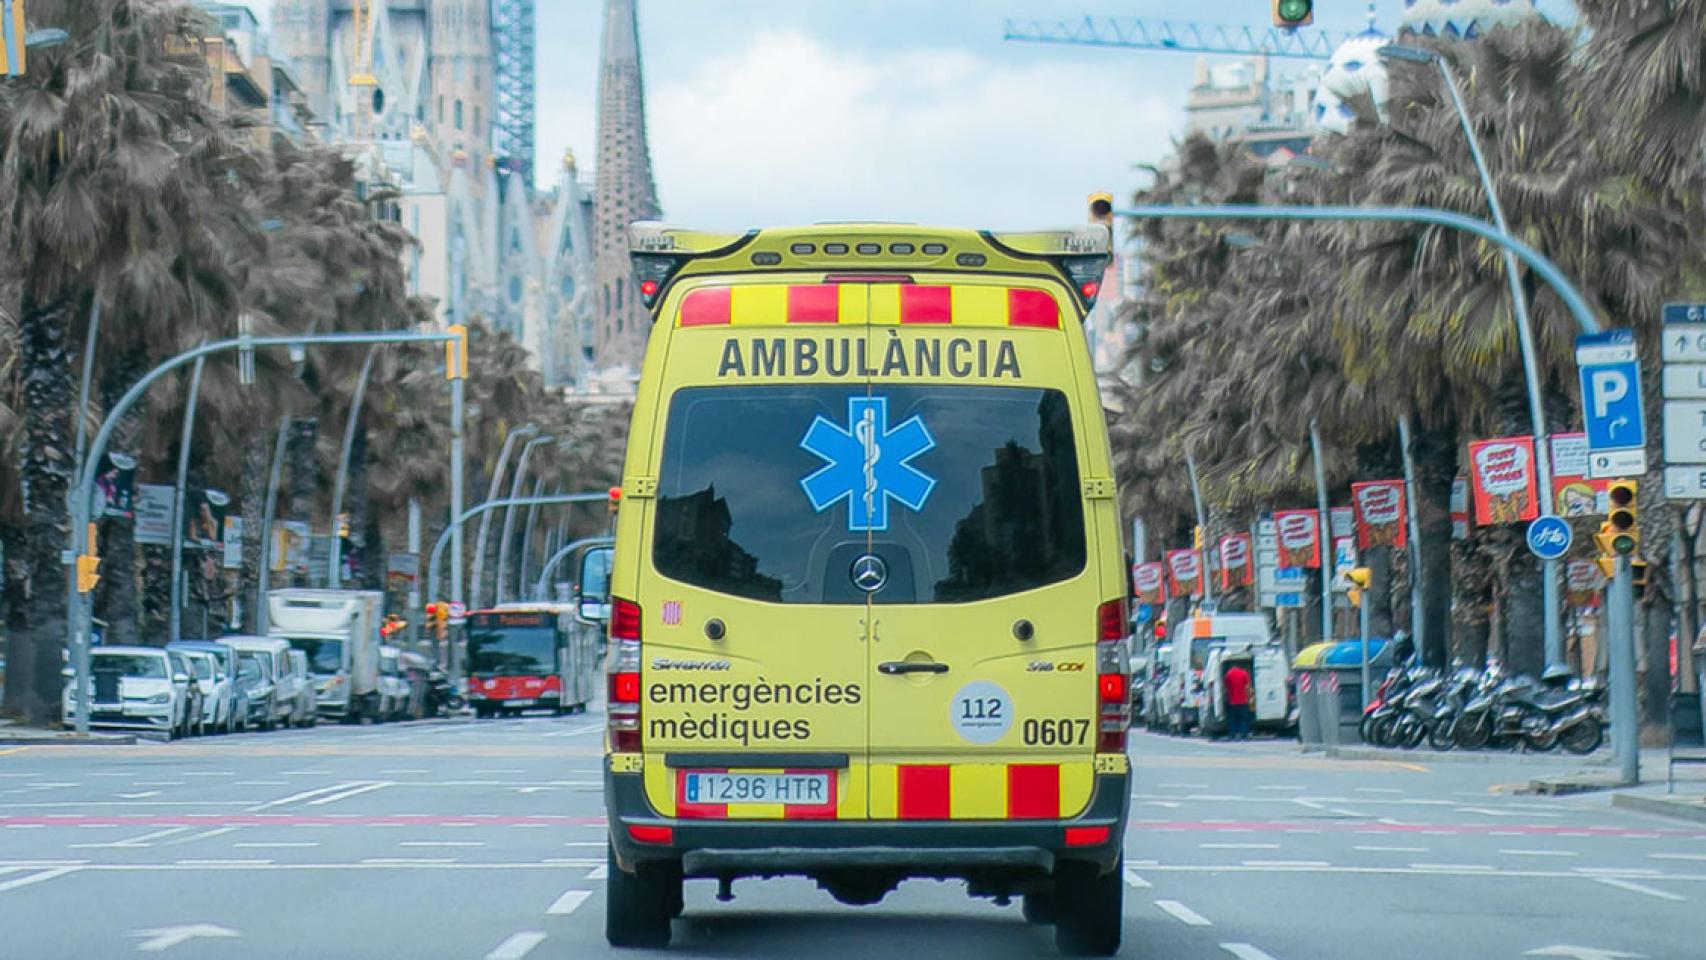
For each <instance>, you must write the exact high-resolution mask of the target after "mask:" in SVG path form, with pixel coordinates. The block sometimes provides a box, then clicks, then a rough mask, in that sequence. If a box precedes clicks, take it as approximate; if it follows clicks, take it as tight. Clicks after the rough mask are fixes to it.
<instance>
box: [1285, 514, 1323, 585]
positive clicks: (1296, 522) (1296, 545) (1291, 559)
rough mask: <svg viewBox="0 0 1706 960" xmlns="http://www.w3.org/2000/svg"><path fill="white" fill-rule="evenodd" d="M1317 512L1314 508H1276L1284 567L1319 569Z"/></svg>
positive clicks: (1319, 551) (1318, 520)
mask: <svg viewBox="0 0 1706 960" xmlns="http://www.w3.org/2000/svg"><path fill="white" fill-rule="evenodd" d="M1317 513H1318V511H1315V510H1275V511H1274V526H1275V527H1277V528H1278V530H1279V565H1280V567H1281V568H1282V569H1287V570H1297V569H1302V568H1305V567H1307V568H1310V569H1316V568H1319V567H1320V566H1321V521H1320V517H1319V516H1317Z"/></svg>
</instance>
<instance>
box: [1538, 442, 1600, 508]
mask: <svg viewBox="0 0 1706 960" xmlns="http://www.w3.org/2000/svg"><path fill="white" fill-rule="evenodd" d="M1588 474H1589V467H1588V436H1587V434H1585V433H1560V434H1557V435H1555V436H1553V437H1552V511H1553V512H1554V513H1556V514H1557V515H1558V516H1560V517H1593V516H1598V515H1600V514H1602V513H1605V507H1606V501H1605V498H1606V490H1607V488H1609V487H1610V485H1611V481H1609V480H1605V479H1598V480H1596V479H1594V478H1593V477H1591V476H1589V475H1588Z"/></svg>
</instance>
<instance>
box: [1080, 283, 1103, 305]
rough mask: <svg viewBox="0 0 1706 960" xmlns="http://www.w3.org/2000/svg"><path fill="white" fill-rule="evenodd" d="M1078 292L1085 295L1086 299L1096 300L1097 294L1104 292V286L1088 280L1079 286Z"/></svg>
mask: <svg viewBox="0 0 1706 960" xmlns="http://www.w3.org/2000/svg"><path fill="white" fill-rule="evenodd" d="M1078 292H1079V293H1082V294H1084V299H1086V300H1094V299H1096V294H1098V293H1100V292H1102V284H1101V283H1100V282H1099V281H1096V280H1086V281H1084V282H1083V283H1081V284H1079V285H1078Z"/></svg>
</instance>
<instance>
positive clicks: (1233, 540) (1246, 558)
mask: <svg viewBox="0 0 1706 960" xmlns="http://www.w3.org/2000/svg"><path fill="white" fill-rule="evenodd" d="M1252 546H1253V545H1252V543H1251V541H1250V535H1249V534H1247V533H1233V534H1228V535H1226V536H1224V537H1221V538H1220V589H1222V590H1230V589H1232V588H1233V587H1247V586H1249V585H1250V584H1252V583H1255V582H1256V566H1255V564H1253V563H1251V562H1250V555H1251V553H1253V552H1254V551H1253V549H1252Z"/></svg>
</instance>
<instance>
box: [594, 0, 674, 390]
mask: <svg viewBox="0 0 1706 960" xmlns="http://www.w3.org/2000/svg"><path fill="white" fill-rule="evenodd" d="M635 6H636V2H635V0H606V2H605V4H604V44H603V48H602V51H601V54H600V63H599V75H598V169H597V181H596V184H595V186H594V195H593V219H594V225H593V233H594V242H595V244H596V255H595V259H594V268H593V281H594V285H595V290H594V294H595V297H596V303H595V304H594V306H593V311H594V312H593V315H594V317H596V318H597V319H596V322H595V324H594V330H595V335H594V336H595V351H596V362H597V363H598V365H599V366H601V367H611V366H618V365H626V366H628V367H629V368H630V369H633V370H636V371H637V370H638V369H639V367H640V361H641V359H642V358H643V357H644V355H645V346H646V337H647V335H648V334H649V333H650V328H651V321H650V319H649V318H648V317H647V316H646V309H645V307H644V306H643V305H642V304H641V303H640V298H639V297H638V296H636V295H635V291H634V290H633V280H632V277H631V268H630V267H629V263H628V224H630V223H633V222H634V221H636V220H653V219H656V218H657V217H658V216H659V214H660V211H659V209H658V199H657V186H656V184H655V183H654V181H653V180H652V160H651V151H650V149H649V148H648V147H647V145H646V96H645V80H644V77H643V75H642V73H641V70H640V28H639V21H638V16H637V11H636V10H635Z"/></svg>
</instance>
